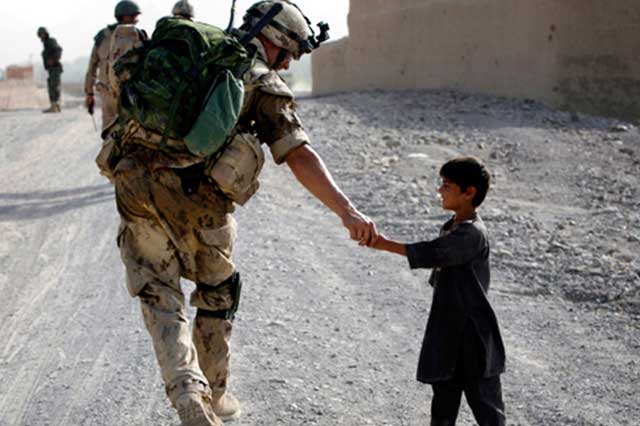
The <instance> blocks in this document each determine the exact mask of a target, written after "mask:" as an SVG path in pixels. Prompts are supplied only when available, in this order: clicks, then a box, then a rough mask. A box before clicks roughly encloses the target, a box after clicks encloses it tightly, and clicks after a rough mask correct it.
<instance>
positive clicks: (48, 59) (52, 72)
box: [38, 27, 62, 112]
mask: <svg viewBox="0 0 640 426" xmlns="http://www.w3.org/2000/svg"><path fill="white" fill-rule="evenodd" d="M38 38H39V39H40V40H41V41H42V45H43V47H44V49H43V50H42V62H43V64H44V69H45V70H47V72H48V73H49V77H48V78H47V89H48V90H49V102H51V106H50V107H49V108H47V109H45V110H44V111H42V112H60V75H61V74H62V64H61V63H60V57H61V56H62V47H60V45H59V44H58V42H57V41H56V39H55V38H53V37H50V36H49V31H47V29H46V28H45V27H40V28H38Z"/></svg>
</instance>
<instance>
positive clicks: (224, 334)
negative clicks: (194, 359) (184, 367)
mask: <svg viewBox="0 0 640 426" xmlns="http://www.w3.org/2000/svg"><path fill="white" fill-rule="evenodd" d="M231 328H232V325H231V321H230V320H227V319H222V318H214V317H211V316H209V313H208V312H206V311H202V310H201V309H198V313H197V314H196V318H195V321H194V326H193V343H194V345H195V347H196V350H197V351H198V362H199V363H200V369H201V370H202V372H203V373H204V376H205V377H206V378H207V381H208V382H209V386H210V387H211V392H212V395H211V400H212V402H211V407H212V408H213V410H214V412H215V413H216V415H217V416H218V417H220V418H221V419H223V420H227V421H228V420H235V419H237V418H238V417H240V414H241V411H240V402H239V401H238V399H237V398H236V397H235V396H234V395H233V394H232V393H231V392H229V391H228V390H227V379H228V378H229V357H230V354H229V339H230V338H231Z"/></svg>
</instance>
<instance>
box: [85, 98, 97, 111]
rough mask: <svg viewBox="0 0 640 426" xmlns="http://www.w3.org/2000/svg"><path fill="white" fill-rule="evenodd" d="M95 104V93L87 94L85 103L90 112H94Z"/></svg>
mask: <svg viewBox="0 0 640 426" xmlns="http://www.w3.org/2000/svg"><path fill="white" fill-rule="evenodd" d="M95 104H96V100H95V98H94V97H93V95H87V96H86V97H85V98H84V105H85V106H86V107H87V111H89V114H93V107H94V105H95Z"/></svg>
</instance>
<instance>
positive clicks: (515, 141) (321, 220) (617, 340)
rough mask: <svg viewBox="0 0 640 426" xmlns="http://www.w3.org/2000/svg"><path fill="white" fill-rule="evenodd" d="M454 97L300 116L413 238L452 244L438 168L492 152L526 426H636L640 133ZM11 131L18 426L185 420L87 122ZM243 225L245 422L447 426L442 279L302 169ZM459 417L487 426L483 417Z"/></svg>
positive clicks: (10, 243)
mask: <svg viewBox="0 0 640 426" xmlns="http://www.w3.org/2000/svg"><path fill="white" fill-rule="evenodd" d="M452 96H454V95H450V94H446V93H445V94H438V93H436V94H421V93H416V94H415V95H414V94H404V95H402V96H401V95H396V94H385V93H378V92H373V93H368V94H359V95H353V96H346V95H344V96H338V97H329V98H320V99H306V100H302V101H301V115H302V116H303V118H304V121H305V124H306V125H307V127H308V128H309V132H310V134H311V136H312V139H313V140H314V146H315V147H316V149H317V150H318V151H320V152H321V153H322V155H323V157H324V158H325V160H326V161H327V163H328V165H329V167H330V169H332V170H333V171H334V174H335V177H336V179H337V180H338V182H339V183H340V184H341V185H342V186H343V187H344V189H345V191H346V192H347V193H348V194H349V195H350V196H352V198H353V199H354V200H355V201H356V203H357V204H358V206H360V207H361V208H362V209H363V210H364V211H366V212H368V213H370V214H371V216H372V217H373V218H374V219H375V220H376V221H377V222H378V223H379V224H380V227H381V228H382V230H383V231H384V232H385V233H387V234H389V235H393V236H395V237H398V238H401V239H406V240H407V241H410V240H415V239H419V238H428V237H430V236H433V235H434V234H435V232H436V231H437V226H438V224H439V223H441V222H442V220H443V219H444V217H445V216H444V215H443V213H442V212H441V211H440V210H439V209H438V208H437V200H435V199H434V198H433V196H432V194H433V186H434V182H435V179H436V178H437V169H436V168H437V166H438V165H439V164H440V163H442V161H444V160H446V159H448V158H450V157H451V156H452V155H456V153H458V152H468V153H472V154H474V155H479V156H482V157H483V158H486V160H487V161H488V162H489V164H490V166H491V167H492V169H493V171H494V173H495V181H496V187H495V188H494V191H493V192H492V194H491V196H490V197H489V199H488V200H487V205H486V206H485V208H484V209H483V211H482V214H483V216H484V217H485V220H486V222H487V224H488V226H489V229H490V232H491V233H492V235H493V236H494V240H495V241H493V256H494V260H493V263H494V270H493V272H494V273H493V277H494V279H493V288H492V296H491V298H492V300H493V303H494V305H495V307H496V311H497V313H498V317H499V320H500V323H501V326H502V329H503V333H504V338H505V343H506V345H507V356H508V373H507V374H505V376H504V379H503V383H504V393H505V400H506V404H507V409H508V418H509V419H510V422H509V423H510V424H513V425H531V426H538V425H594V426H595V425H607V426H618V425H634V424H635V423H636V421H637V419H638V418H640V409H639V408H638V407H640V397H639V396H638V389H639V388H640V372H639V371H640V366H639V364H640V356H639V353H640V332H639V327H638V325H639V323H640V317H639V316H638V315H639V314H640V312H639V311H638V309H637V306H638V305H637V295H638V287H639V284H638V277H637V275H635V278H634V276H633V275H632V273H635V272H634V271H637V270H640V265H639V264H638V244H640V240H638V241H635V240H633V238H631V237H629V236H635V235H638V234H637V232H638V231H637V229H638V224H639V222H638V210H637V209H635V210H634V209H633V208H632V207H635V206H637V203H638V196H637V195H638V193H637V192H632V193H629V194H628V195H629V196H628V197H626V198H625V197H624V194H625V192H624V191H625V190H626V188H628V187H632V186H633V185H636V187H637V184H638V176H639V175H640V173H635V172H636V171H637V167H638V166H637V164H636V163H634V161H637V158H638V157H637V155H638V151H640V146H639V141H640V136H639V135H638V132H637V129H635V128H631V129H628V131H627V132H624V133H622V134H621V135H620V136H619V137H618V136H617V135H618V134H614V135H613V136H615V137H617V139H615V141H620V143H618V142H614V140H611V141H606V142H603V138H604V137H610V136H611V135H612V133H611V132H610V130H609V128H610V127H611V126H612V125H613V124H615V123H614V122H612V121H607V120H596V119H591V118H588V117H578V118H579V119H580V120H581V121H580V122H578V123H575V122H572V121H571V118H570V117H569V116H568V114H564V113H554V112H551V111H547V110H545V109H544V108H543V107H541V106H538V105H535V104H525V105H521V104H514V103H513V102H511V101H506V100H500V99H494V98H468V99H466V98H465V99H454V100H451V97H452ZM454 98H455V96H454ZM483 104H488V106H487V107H482V105H483ZM476 111H481V112H482V113H481V114H477V113H476ZM420 118H422V121H421V120H420ZM547 120H551V121H547ZM553 120H555V121H556V122H559V124H558V123H555V122H553ZM563 120H564V121H563ZM328 123H331V126H329V125H327V124H328ZM0 131H1V132H2V134H3V135H5V137H4V139H3V142H2V144H0V158H3V159H4V162H3V166H2V169H0V170H1V171H0V178H1V180H2V182H3V190H2V191H0V235H1V236H2V238H1V239H0V291H1V292H2V295H3V302H4V303H2V305H0V321H1V322H0V324H1V325H0V341H2V342H3V344H2V345H0V426H23V425H24V426H26V425H29V426H41V425H42V426H44V425H60V426H63V425H64V426H67V425H88V426H97V425H145V426H147V425H167V426H169V425H177V424H178V421H177V418H176V416H175V415H174V414H173V412H172V410H171V409H170V407H169V405H168V403H167V401H166V399H165V398H164V395H163V390H162V384H161V382H160V378H159V375H158V372H157V368H156V362H155V359H154V357H153V355H152V352H151V344H150V341H149V339H148V337H147V335H146V332H145V331H144V330H143V326H142V322H141V319H140V314H139V309H138V306H137V303H136V301H135V300H132V299H130V298H129V296H128V295H127V293H126V290H125V287H124V278H123V270H122V267H121V264H120V262H119V259H118V253H117V250H116V247H115V243H114V235H115V229H116V227H117V215H116V212H115V207H114V203H113V195H112V189H111V187H110V186H109V185H108V184H107V183H106V181H104V180H103V179H102V178H101V177H100V176H98V175H97V173H96V171H95V168H94V165H93V157H94V156H95V154H96V152H97V149H98V141H97V135H96V134H95V133H93V130H92V124H91V121H90V120H89V118H88V117H87V116H86V115H85V114H83V113H82V111H81V110H66V111H64V112H63V113H62V114H59V115H54V116H43V115H41V114H39V113H37V112H30V111H23V112H17V113H2V114H0ZM546 140H550V141H551V142H546ZM605 145H606V146H605ZM481 146H482V147H481ZM607 147H608V148H610V149H609V150H605V148H607ZM587 148H588V149H589V150H591V152H586V151H587ZM623 148H628V149H630V150H631V152H632V153H631V154H630V155H629V154H625V153H624V152H621V151H620V150H621V149H623ZM551 151H555V152H554V153H553V154H552V153H551ZM493 153H495V154H493ZM607 153H608V154H607ZM618 156H619V157H618ZM584 158H589V159H590V161H589V162H586V160H584ZM571 159H574V160H576V163H573V164H572V163H571V162H570V160H571ZM611 164H616V165H617V166H618V167H616V168H612V167H611ZM568 165H569V166H568ZM578 165H581V166H584V168H585V169H584V171H583V172H582V173H578V172H577V168H578ZM592 169H593V170H592ZM559 170H561V171H562V172H559ZM601 171H606V173H601ZM634 173H635V175H634ZM580 179H582V180H585V179H589V181H588V182H587V181H585V182H583V184H582V185H581V184H580V183H581V180H580ZM634 179H635V180H634ZM532 182H538V183H539V184H533V183H532ZM558 182H564V185H558ZM599 186H603V187H608V188H609V189H610V190H608V191H607V192H606V193H603V194H600V195H604V200H600V201H598V200H595V199H593V200H592V199H591V198H589V197H592V195H593V194H592V192H585V191H586V190H585V187H588V188H596V189H594V191H596V192H597V188H598V187H599ZM585 194H586V195H585ZM594 197H595V196H594ZM625 203H627V204H625ZM633 203H636V204H633ZM237 219H238V223H239V226H240V235H239V239H238V242H237V246H236V250H235V254H234V256H235V260H236V262H237V264H238V267H239V269H240V270H241V271H242V273H243V275H244V277H245V287H244V291H243V292H244V294H243V300H242V303H241V309H240V313H239V317H238V319H237V322H236V329H235V332H234V338H233V345H234V352H233V360H232V362H233V379H232V382H231V387H232V389H233V390H234V392H235V393H236V394H237V395H238V396H239V398H240V399H241V401H242V403H243V416H242V418H241V420H240V421H238V422H236V423H235V424H237V425H239V426H241V425H269V426H272V425H291V426H298V425H326V426H329V425H349V426H360V425H394V426H396V425H407V426H414V425H415V426H418V425H424V424H427V421H428V420H427V419H428V407H429V404H428V401H429V397H430V390H429V389H428V388H427V387H425V386H422V385H419V384H418V383H417V382H415V380H414V374H415V367H416V360H417V355H418V350H419V345H420V340H421V337H422V333H423V330H424V324H425V321H426V317H427V314H428V308H429V303H430V297H431V290H430V289H429V288H428V286H426V284H425V280H426V277H427V271H419V272H415V273H412V272H410V271H409V270H408V268H407V265H406V262H405V261H404V260H403V259H401V258H399V257H393V256H391V255H387V254H383V253H377V252H373V251H370V250H368V249H362V248H358V247H356V246H354V244H352V242H351V241H349V240H348V238H347V234H346V232H344V231H343V229H342V228H341V225H340V224H339V222H338V220H337V219H336V218H335V217H333V216H332V215H331V214H330V213H329V212H328V211H326V209H324V208H323V207H322V206H320V205H319V204H318V202H316V201H315V200H313V199H311V197H310V196H309V195H307V194H306V193H305V192H304V190H303V189H302V188H301V186H300V185H299V184H297V182H295V180H294V179H293V177H292V176H291V174H290V173H289V171H288V170H287V169H286V168H283V167H276V166H273V165H272V164H270V165H269V166H268V167H267V168H266V170H265V172H264V177H263V188H262V189H261V191H260V193H259V194H258V196H257V197H256V198H255V199H253V200H251V201H250V203H249V204H248V206H247V207H245V208H238V214H237ZM572 221H573V223H574V224H573V225H572V224H571V223H572ZM559 225H560V226H559ZM603 235H607V236H608V238H607V239H603V238H602V236H603ZM596 237H600V239H598V238H596ZM628 237H629V238H628ZM595 241H600V243H599V244H600V245H599V246H598V245H597V244H596V243H595ZM612 249H615V250H613V251H612ZM592 252H597V253H601V254H602V256H601V255H600V254H599V255H598V256H594V255H591V254H590V253H592ZM625 255H626V256H627V257H628V258H626V257H624V256H625ZM603 256H606V258H604V257H603ZM624 259H626V260H624ZM596 262H599V263H596ZM572 268H573V269H572ZM600 281H602V282H600ZM184 287H185V291H187V292H188V291H190V290H191V288H192V285H191V284H189V283H185V286H184ZM579 289H583V291H582V292H579V291H578V290H579ZM608 289H612V293H611V294H610V293H607V291H608ZM613 290H615V292H613ZM587 295H591V296H592V297H591V298H589V297H586V296H587ZM616 295H619V297H618V298H615V297H614V296H616ZM605 296H606V297H607V299H606V300H605V299H603V298H604V297H605ZM459 424H461V425H472V424H473V422H472V421H471V417H470V415H469V411H468V409H466V408H463V412H462V414H461V419H460V422H459Z"/></svg>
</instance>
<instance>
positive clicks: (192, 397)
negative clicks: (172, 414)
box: [169, 380, 223, 426]
mask: <svg viewBox="0 0 640 426" xmlns="http://www.w3.org/2000/svg"><path fill="white" fill-rule="evenodd" d="M169 399H170V400H171V401H172V404H173V406H174V408H175V409H176V411H177V412H178V417H179V418H180V424H181V425H182V426H223V425H222V421H221V420H220V419H219V418H218V417H217V416H216V414H215V413H214V412H213V408H212V407H211V398H210V395H209V394H208V392H207V386H206V385H205V384H204V383H201V382H198V381H193V380H187V381H185V382H183V383H182V384H180V385H179V386H178V387H176V388H175V389H174V390H173V391H172V392H171V395H170V396H169Z"/></svg>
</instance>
